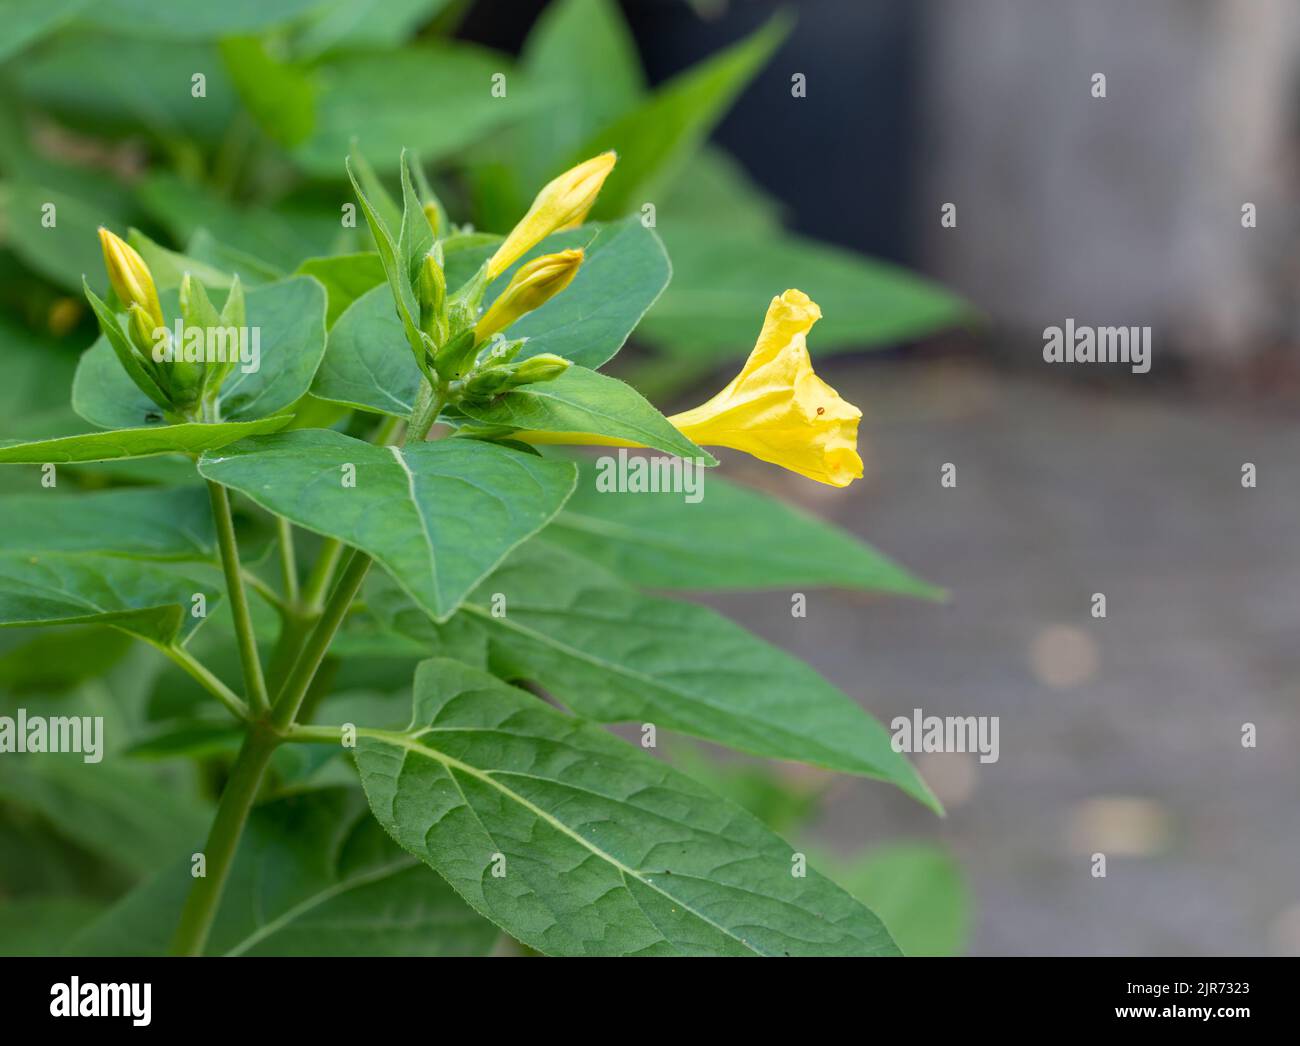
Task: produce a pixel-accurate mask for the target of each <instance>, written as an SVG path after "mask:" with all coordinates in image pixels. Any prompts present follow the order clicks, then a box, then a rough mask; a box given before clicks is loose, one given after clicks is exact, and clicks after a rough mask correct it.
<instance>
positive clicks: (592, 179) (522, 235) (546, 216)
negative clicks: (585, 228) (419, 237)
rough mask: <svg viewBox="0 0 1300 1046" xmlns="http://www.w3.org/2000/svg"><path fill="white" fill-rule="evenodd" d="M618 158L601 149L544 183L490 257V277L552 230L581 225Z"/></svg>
mask: <svg viewBox="0 0 1300 1046" xmlns="http://www.w3.org/2000/svg"><path fill="white" fill-rule="evenodd" d="M617 160H618V157H617V156H616V155H615V154H614V153H613V152H606V153H601V154H600V155H599V156H593V157H592V158H591V159H590V160H584V161H583V162H582V163H580V164H578V166H577V167H572V168H570V169H569V170H567V171H565V172H564V173H563V174H562V175H560V176H559V177H558V178H555V179H554V180H552V181H550V182H548V183H547V184H546V185H545V186H543V188H542V191H541V192H539V193H538V194H537V198H536V199H535V200H533V205H532V206H531V207H529V208H528V213H527V214H525V215H524V216H523V217H522V218H520V219H519V224H517V225H516V226H515V227H514V228H513V229H512V230H511V231H510V235H509V236H507V237H506V238H505V240H504V241H502V243H501V246H500V247H498V248H497V250H496V253H495V254H494V255H492V257H491V258H490V259H488V267H487V277H488V279H489V280H495V279H496V278H497V277H498V276H500V275H501V274H502V273H503V272H505V271H506V269H508V268H510V266H511V265H513V264H514V263H515V262H516V261H518V260H519V259H520V258H522V257H523V256H524V255H525V254H527V253H528V252H529V251H530V250H532V249H533V248H534V247H536V246H537V245H538V244H539V243H541V242H542V240H544V239H545V238H546V237H547V236H549V235H550V234H551V233H553V232H557V231H559V230H561V229H572V228H574V227H575V226H578V225H581V224H582V222H583V219H584V218H586V217H587V213H588V212H589V211H590V210H591V208H592V205H593V204H595V202H596V197H597V196H598V195H599V194H600V187H601V186H602V185H604V184H605V179H606V178H607V177H608V176H609V172H610V171H612V170H613V169H614V163H615V162H616V161H617Z"/></svg>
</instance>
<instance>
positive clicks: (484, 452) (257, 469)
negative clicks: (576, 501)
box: [199, 429, 576, 620]
mask: <svg viewBox="0 0 1300 1046" xmlns="http://www.w3.org/2000/svg"><path fill="white" fill-rule="evenodd" d="M346 466H352V469H351V470H349V469H347V468H346ZM352 470H355V479H356V485H355V486H344V482H343V481H344V478H345V474H346V473H348V472H350V471H352ZM199 471H200V472H201V473H202V474H203V475H204V476H206V477H207V478H208V479H211V480H215V481H216V482H218V483H221V484H224V485H225V486H228V487H232V488H234V489H235V490H238V491H240V492H241V493H243V494H246V495H248V497H250V498H252V499H253V500H254V501H256V502H257V503H258V504H259V505H262V506H263V507H264V508H267V509H269V510H270V511H272V512H276V513H278V514H280V515H282V516H286V517H288V518H289V519H290V520H292V521H293V522H294V523H297V524H298V525H299V526H302V527H306V528H307V529H308V530H313V531H315V532H316V533H318V534H325V535H328V536H329V537H335V538H338V539H339V540H341V541H344V542H346V543H347V544H349V545H354V546H355V547H357V548H360V549H362V550H363V551H365V552H368V553H369V554H370V555H371V556H373V557H374V558H375V560H376V561H377V562H378V563H380V564H382V565H383V566H384V568H385V569H387V570H388V572H389V573H391V574H392V575H393V577H394V578H395V579H396V580H397V582H398V584H400V585H401V586H402V587H403V588H404V589H405V590H406V591H407V592H408V593H409V594H410V596H411V598H412V599H414V600H415V601H416V603H418V604H419V605H420V606H421V607H423V608H424V609H425V610H426V611H427V612H428V613H429V614H430V615H431V616H433V617H434V618H436V619H439V620H441V619H444V618H446V617H447V616H448V615H450V614H451V613H452V612H453V611H454V610H455V609H456V607H457V606H458V605H459V604H460V601H461V600H462V599H463V598H464V597H465V594H466V593H467V592H469V590H470V589H471V588H473V587H474V586H475V585H476V584H478V582H479V581H480V580H481V579H482V578H483V577H484V576H485V575H486V574H487V573H488V572H489V571H491V570H492V568H493V567H495V566H496V565H497V564H498V563H499V562H501V560H502V558H503V557H504V556H505V555H506V553H508V552H509V551H510V550H511V549H512V548H514V547H515V546H516V545H518V544H519V543H520V542H521V541H523V540H525V539H526V538H528V537H530V536H531V535H533V534H535V533H536V532H537V531H538V530H539V529H540V528H541V527H542V526H544V525H545V523H546V522H547V520H549V519H551V517H552V516H554V515H555V513H556V512H557V511H558V510H559V508H560V506H561V505H563V504H564V500H565V499H566V498H567V497H568V496H569V493H570V492H571V491H572V490H573V482H574V476H575V474H576V470H575V469H574V467H573V466H572V465H571V464H569V463H567V462H555V461H547V460H544V459H542V458H538V457H534V456H532V455H528V454H521V453H519V452H517V451H514V450H509V449H507V448H505V447H499V446H495V445H493V444H489V443H481V442H479V441H477V440H463V439H458V440H439V441H437V442H434V443H416V444H411V445H409V446H406V447H401V448H399V447H377V446H374V445H373V444H370V443H365V442H363V441H361V440H356V439H352V438H351V437H348V436H345V435H343V434H342V433H339V432H333V431H329V430H322V429H308V430H302V431H297V432H286V433H281V434H280V435H277V436H271V437H258V438H255V439H251V440H247V441H245V442H243V443H240V444H238V445H237V446H233V447H227V448H225V449H224V450H222V451H221V452H220V453H216V454H210V455H205V456H204V457H203V458H202V460H200V462H199Z"/></svg>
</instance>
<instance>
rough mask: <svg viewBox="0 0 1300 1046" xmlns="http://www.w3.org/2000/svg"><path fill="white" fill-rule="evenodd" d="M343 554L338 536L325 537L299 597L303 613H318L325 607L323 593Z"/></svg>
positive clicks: (325, 591) (331, 579)
mask: <svg viewBox="0 0 1300 1046" xmlns="http://www.w3.org/2000/svg"><path fill="white" fill-rule="evenodd" d="M342 555H343V542H342V541H339V540H338V538H326V539H325V541H323V542H322V543H321V547H320V554H319V555H318V556H317V557H316V562H315V563H314V564H313V565H312V568H311V573H310V574H309V575H307V583H306V584H305V585H304V586H303V589H302V595H301V596H300V597H299V599H300V602H301V604H302V609H303V612H304V614H319V613H320V612H321V610H323V609H324V607H325V594H326V593H327V592H328V591H329V587H330V582H331V581H333V580H334V568H335V567H337V566H338V564H339V559H340V558H341V557H342Z"/></svg>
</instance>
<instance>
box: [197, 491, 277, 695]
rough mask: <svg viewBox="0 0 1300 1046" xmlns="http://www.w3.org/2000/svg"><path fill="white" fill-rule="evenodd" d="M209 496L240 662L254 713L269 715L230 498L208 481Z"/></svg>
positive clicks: (264, 682) (264, 681)
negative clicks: (240, 563) (266, 713)
mask: <svg viewBox="0 0 1300 1046" xmlns="http://www.w3.org/2000/svg"><path fill="white" fill-rule="evenodd" d="M208 497H209V498H210V499H211V501H212V518H213V520H214V521H215V522H216V526H217V544H218V546H219V547H220V549H221V569H222V571H223V572H224V573H225V575H226V594H227V595H228V596H229V598H230V609H231V613H232V614H233V616H234V619H235V638H236V641H237V642H238V644H239V660H240V663H241V664H242V666H243V669H244V688H245V690H246V691H247V692H248V699H249V704H250V705H251V706H252V709H253V711H254V713H257V714H261V713H262V712H265V711H266V709H267V707H268V705H269V704H270V702H269V700H268V698H267V693H266V680H265V679H263V678H262V662H261V661H260V660H258V656H257V639H256V638H255V637H254V635H253V618H252V615H251V614H250V613H249V611H248V594H247V593H246V592H245V591H244V578H243V574H242V572H241V571H240V568H239V546H238V545H237V544H236V543H235V522H234V519H233V518H232V517H231V515H230V495H229V494H227V493H226V488H225V487H223V486H222V485H221V484H220V483H213V482H212V481H211V480H209V481H208Z"/></svg>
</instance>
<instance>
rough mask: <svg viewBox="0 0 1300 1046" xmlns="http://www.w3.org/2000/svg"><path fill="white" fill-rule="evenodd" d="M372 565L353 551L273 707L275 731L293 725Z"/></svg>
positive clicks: (358, 552) (272, 721)
mask: <svg viewBox="0 0 1300 1046" xmlns="http://www.w3.org/2000/svg"><path fill="white" fill-rule="evenodd" d="M371 562H372V560H371V558H370V557H369V556H368V555H366V554H365V553H364V552H361V551H359V550H358V551H354V552H353V553H352V555H351V557H350V558H349V559H348V563H347V566H346V567H344V568H343V573H342V575H341V576H340V577H339V580H338V584H337V585H335V586H334V592H333V593H332V594H331V595H330V597H329V600H328V602H326V604H325V609H324V610H323V611H322V612H321V616H320V620H319V621H317V622H316V627H315V628H313V629H312V630H311V634H310V635H309V636H308V637H307V642H306V643H305V644H304V645H303V648H302V652H301V653H299V655H298V660H297V661H296V662H295V663H294V666H293V669H292V671H290V673H289V678H288V679H286V680H285V682H284V685H283V686H282V687H280V692H279V693H278V694H277V695H276V698H275V704H274V705H272V706H271V724H272V726H274V727H275V729H276V730H279V731H284V730H287V729H288V728H289V727H290V726H291V725H292V724H293V721H294V718H295V717H296V716H297V714H298V709H299V707H300V706H301V705H302V699H303V698H304V697H306V696H307V690H308V688H309V687H310V686H311V682H312V679H313V678H314V677H315V675H316V670H317V669H318V668H320V663H321V662H322V661H323V660H324V659H325V654H326V653H327V652H328V650H329V646H330V643H331V642H332V641H333V639H334V634H335V633H336V632H337V631H338V630H339V626H340V625H341V624H343V619H344V618H345V617H347V613H348V610H349V608H350V607H351V606H352V600H354V599H355V598H356V595H357V593H358V592H359V591H361V584H362V582H363V581H365V579H366V574H367V573H369V571H370V564H371Z"/></svg>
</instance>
